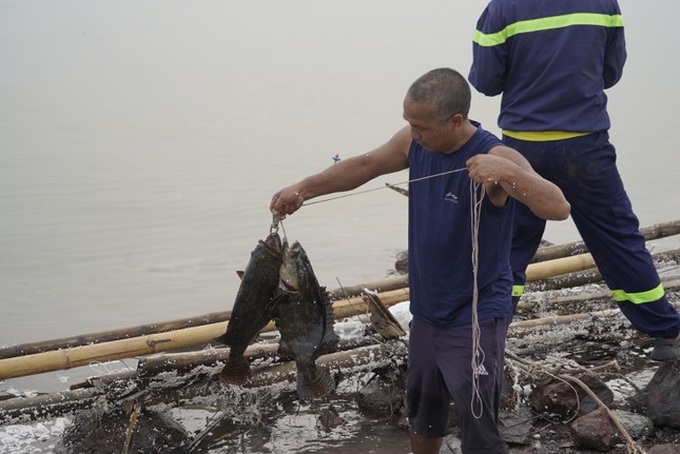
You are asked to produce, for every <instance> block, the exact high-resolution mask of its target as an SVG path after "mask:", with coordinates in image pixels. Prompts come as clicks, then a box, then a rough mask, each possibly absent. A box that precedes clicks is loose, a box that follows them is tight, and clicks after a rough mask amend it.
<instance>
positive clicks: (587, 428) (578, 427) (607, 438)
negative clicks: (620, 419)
mask: <svg viewBox="0 0 680 454" xmlns="http://www.w3.org/2000/svg"><path fill="white" fill-rule="evenodd" d="M570 429H571V435H572V437H574V443H575V445H576V446H577V447H578V448H579V449H583V450H585V449H594V450H596V451H601V452H608V451H611V450H612V449H613V448H614V445H616V444H618V443H621V441H622V437H621V434H619V431H618V429H617V428H616V426H615V425H614V423H613V422H612V420H611V418H610V417H609V415H608V414H607V412H606V409H604V408H601V409H599V410H595V411H593V412H590V413H588V414H587V415H584V416H581V417H579V418H578V419H576V420H575V421H574V422H573V423H572V424H571V426H570Z"/></svg>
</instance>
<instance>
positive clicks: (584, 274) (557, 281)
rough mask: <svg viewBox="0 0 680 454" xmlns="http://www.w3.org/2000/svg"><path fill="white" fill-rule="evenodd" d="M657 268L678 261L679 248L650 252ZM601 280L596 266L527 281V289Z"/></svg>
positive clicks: (536, 289) (570, 285)
mask: <svg viewBox="0 0 680 454" xmlns="http://www.w3.org/2000/svg"><path fill="white" fill-rule="evenodd" d="M652 258H653V259H654V262H655V265H656V267H657V269H658V268H659V267H660V266H661V265H662V264H663V262H666V261H676V262H678V261H680V249H673V250H671V251H664V252H658V253H655V254H652ZM600 281H602V274H600V270H598V269H597V268H594V269H588V270H584V271H577V272H572V273H568V274H563V275H560V276H555V277H551V278H548V279H536V280H534V281H531V282H528V283H527V288H526V290H528V291H545V290H557V289H561V288H566V287H578V286H581V285H586V284H592V283H595V282H600Z"/></svg>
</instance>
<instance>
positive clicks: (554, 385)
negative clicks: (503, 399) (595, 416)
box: [529, 374, 614, 422]
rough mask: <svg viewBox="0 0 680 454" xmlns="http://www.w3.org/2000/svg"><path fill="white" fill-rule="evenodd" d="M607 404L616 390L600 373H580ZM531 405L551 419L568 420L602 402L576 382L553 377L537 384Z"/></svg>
mask: <svg viewBox="0 0 680 454" xmlns="http://www.w3.org/2000/svg"><path fill="white" fill-rule="evenodd" d="M578 379H579V380H581V381H582V382H583V383H584V384H585V385H586V386H587V387H588V388H589V389H590V390H591V391H592V392H593V393H594V394H595V395H596V396H597V397H598V398H599V399H600V400H601V401H602V402H603V403H604V404H605V405H610V404H611V403H612V402H613V400H614V393H612V391H611V390H610V389H609V388H608V387H607V385H606V384H604V383H603V382H602V381H601V380H600V379H599V378H598V377H596V376H594V375H590V374H583V375H581V376H579V377H578ZM529 403H530V405H531V408H532V409H533V410H534V411H535V412H537V413H540V414H541V416H543V417H544V418H547V419H550V420H552V421H562V422H564V421H568V420H569V419H571V418H573V417H574V416H575V415H576V414H577V412H578V413H580V414H586V413H589V412H591V411H593V410H595V409H596V408H598V407H599V405H598V404H597V403H596V402H595V401H593V399H592V398H591V397H590V396H589V395H588V394H587V393H586V392H585V391H584V390H583V389H582V388H581V387H580V386H579V385H577V384H575V383H572V382H569V383H566V382H565V381H563V380H551V381H549V382H544V383H541V384H539V385H537V387H536V389H534V390H533V391H532V393H531V395H530V396H529Z"/></svg>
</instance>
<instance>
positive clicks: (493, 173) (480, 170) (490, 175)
mask: <svg viewBox="0 0 680 454" xmlns="http://www.w3.org/2000/svg"><path fill="white" fill-rule="evenodd" d="M509 162H510V161H508V160H507V159H504V158H501V157H500V156H494V155H490V154H478V155H475V156H473V157H471V158H470V159H468V160H467V162H466V163H465V165H466V166H467V169H468V174H469V176H470V179H471V180H473V181H475V182H476V183H486V184H489V183H491V184H498V182H499V181H501V180H502V177H503V175H504V171H505V168H506V167H507V165H508V163H509Z"/></svg>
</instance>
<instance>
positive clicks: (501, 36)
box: [472, 13, 623, 47]
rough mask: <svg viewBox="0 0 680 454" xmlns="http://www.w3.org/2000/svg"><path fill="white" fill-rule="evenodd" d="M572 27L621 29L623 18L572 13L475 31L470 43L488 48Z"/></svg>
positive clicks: (618, 15) (615, 15) (619, 16)
mask: <svg viewBox="0 0 680 454" xmlns="http://www.w3.org/2000/svg"><path fill="white" fill-rule="evenodd" d="M573 25H596V26H600V27H623V17H621V15H620V14H614V15H608V14H599V13H572V14H565V15H562V16H549V17H541V18H538V19H530V20H523V21H519V22H515V23H514V24H510V25H508V26H507V27H505V28H504V29H503V30H500V31H498V32H496V33H489V34H486V33H482V32H481V31H479V30H475V33H474V35H473V37H472V41H474V42H475V43H477V44H479V45H480V46H484V47H490V46H497V45H499V44H503V43H504V42H505V41H506V40H507V39H508V38H511V37H513V36H515V35H519V34H521V33H532V32H538V31H542V30H552V29H555V28H564V27H571V26H573Z"/></svg>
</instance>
